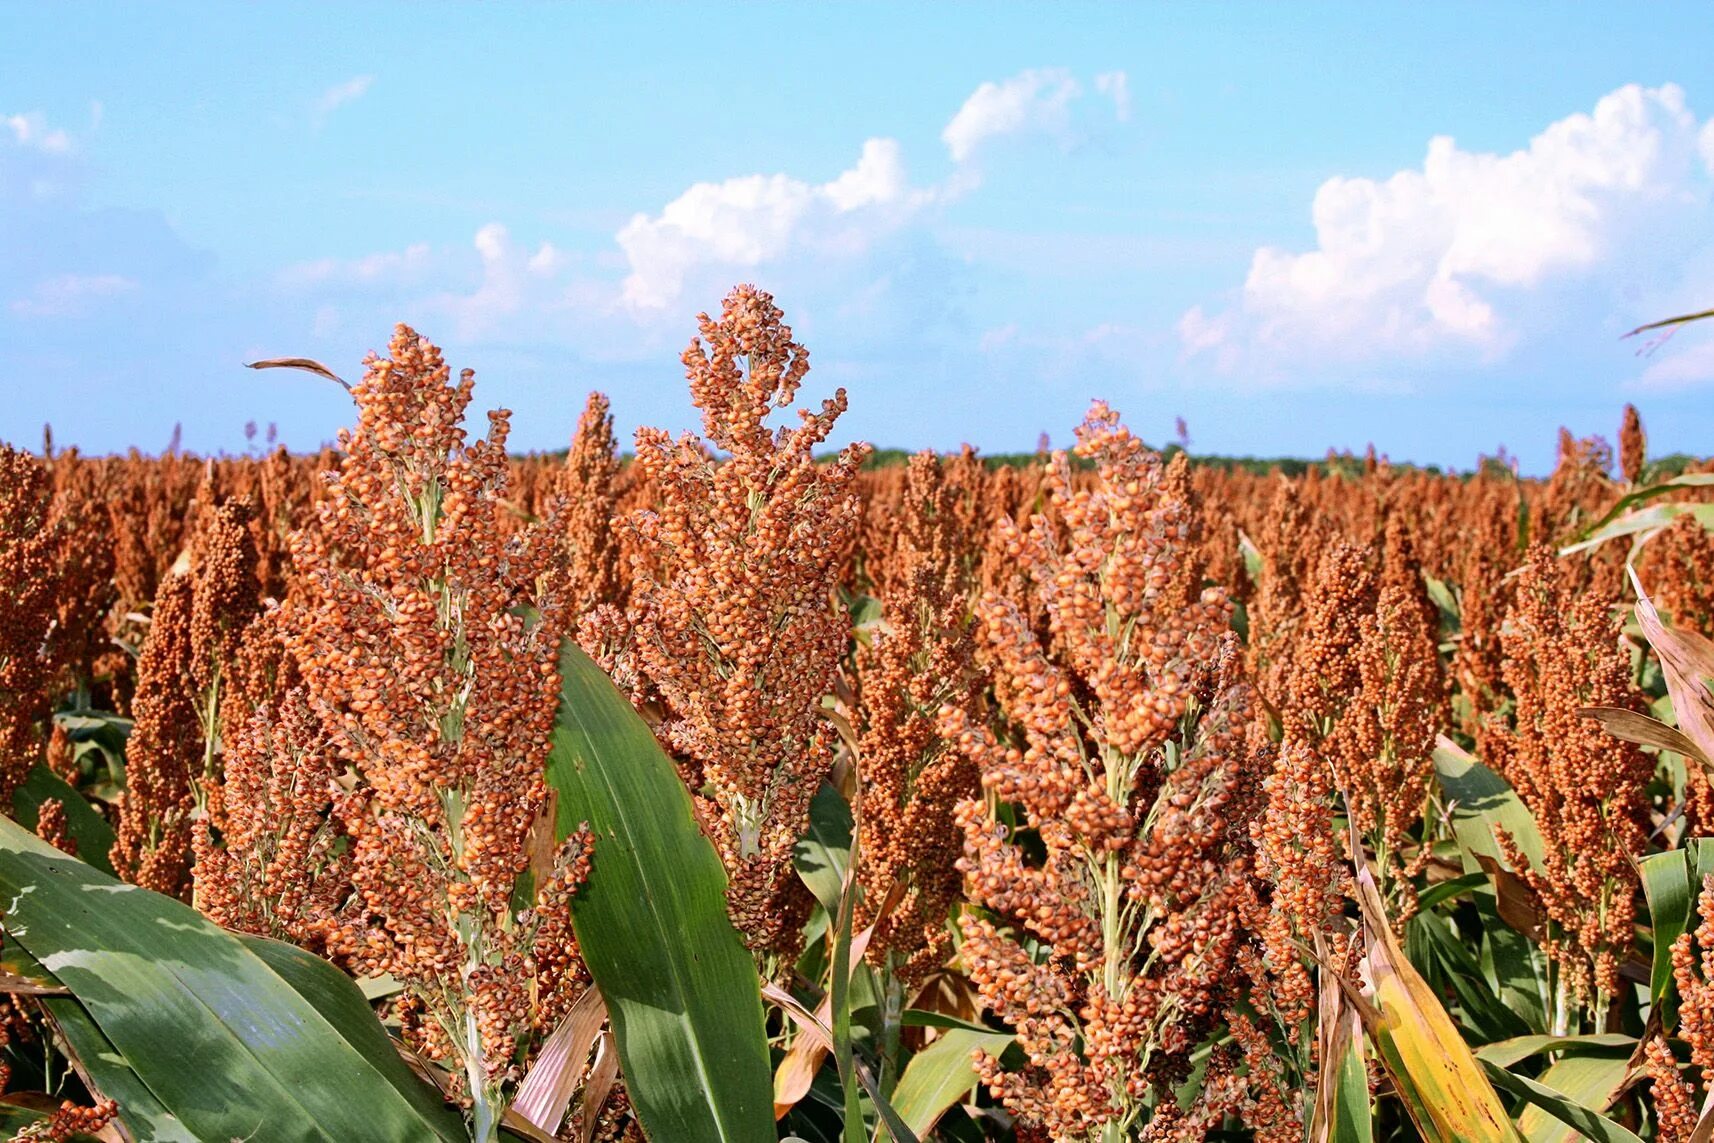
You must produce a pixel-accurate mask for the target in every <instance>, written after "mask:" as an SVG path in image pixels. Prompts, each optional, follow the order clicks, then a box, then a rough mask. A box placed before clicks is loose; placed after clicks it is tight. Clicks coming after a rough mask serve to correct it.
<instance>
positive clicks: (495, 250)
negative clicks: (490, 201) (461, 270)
mask: <svg viewBox="0 0 1714 1143" xmlns="http://www.w3.org/2000/svg"><path fill="white" fill-rule="evenodd" d="M472 243H473V245H474V246H475V248H476V254H477V257H478V259H480V262H481V270H480V276H479V278H478V280H477V283H476V286H475V288H474V289H472V290H470V291H468V292H463V293H446V294H441V295H439V296H438V297H436V298H434V299H433V300H432V301H431V302H429V303H428V304H429V305H430V306H431V307H432V308H434V309H436V310H438V311H440V312H442V313H445V314H447V315H448V316H449V317H450V318H451V319H452V322H453V326H454V330H455V332H456V333H457V335H458V336H459V337H460V338H462V339H465V340H471V341H474V340H480V339H482V338H484V337H487V336H491V335H493V334H494V332H495V331H496V329H497V328H498V327H499V325H500V323H501V322H503V321H504V320H505V319H506V318H509V317H512V316H513V315H516V314H518V313H521V312H523V311H525V310H526V309H530V310H540V309H550V308H552V307H554V306H555V305H557V304H559V298H560V295H562V294H563V292H564V291H563V287H562V286H561V285H560V284H559V283H558V281H557V275H558V274H559V272H560V270H561V268H562V266H563V265H564V258H563V257H562V256H561V254H560V252H559V251H558V250H557V249H556V248H555V247H554V246H553V244H552V243H548V242H544V243H542V244H541V245H539V246H537V247H536V248H535V249H534V250H531V249H529V248H528V247H526V246H521V245H519V244H518V243H516V242H514V241H513V240H512V235H511V232H510V231H508V230H507V229H506V227H505V226H503V225H501V224H500V223H498V222H490V223H488V224H487V225H486V226H484V227H482V228H481V229H480V230H478V231H477V232H476V236H475V238H474V239H473V240H472Z"/></svg>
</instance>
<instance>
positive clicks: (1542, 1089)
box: [1482, 1060, 1643, 1143]
mask: <svg viewBox="0 0 1714 1143" xmlns="http://www.w3.org/2000/svg"><path fill="white" fill-rule="evenodd" d="M1482 1070H1483V1071H1485V1072H1487V1073H1488V1079H1489V1080H1490V1081H1491V1082H1492V1083H1493V1085H1494V1086H1495V1087H1497V1088H1499V1089H1500V1090H1501V1091H1504V1092H1508V1093H1510V1094H1512V1095H1515V1096H1518V1097H1519V1098H1521V1099H1522V1100H1523V1101H1524V1102H1525V1103H1528V1104H1529V1105H1530V1107H1531V1108H1532V1109H1533V1108H1540V1109H1541V1110H1542V1111H1545V1112H1546V1113H1547V1114H1548V1115H1550V1116H1552V1117H1553V1118H1554V1119H1556V1120H1558V1121H1559V1122H1560V1123H1563V1124H1566V1125H1568V1126H1570V1127H1572V1128H1574V1129H1575V1130H1577V1131H1580V1132H1582V1134H1583V1135H1584V1136H1585V1137H1587V1138H1589V1139H1593V1140H1595V1143H1643V1141H1642V1139H1641V1138H1640V1137H1639V1136H1637V1135H1635V1134H1634V1133H1632V1132H1631V1131H1628V1130H1626V1129H1625V1128H1624V1127H1622V1126H1620V1125H1619V1124H1617V1123H1615V1122H1613V1121H1612V1120H1611V1119H1608V1118H1607V1117H1606V1116H1605V1115H1601V1114H1598V1113H1596V1112H1593V1111H1590V1110H1589V1109H1588V1108H1587V1107H1584V1106H1583V1105H1581V1104H1579V1103H1577V1102H1576V1101H1574V1100H1571V1099H1567V1098H1566V1096H1565V1093H1564V1092H1561V1091H1556V1090H1555V1089H1553V1088H1551V1087H1548V1086H1547V1085H1546V1084H1544V1083H1540V1082H1538V1081H1536V1080H1532V1079H1525V1078H1524V1077H1523V1076H1520V1075H1514V1074H1513V1073H1511V1072H1509V1071H1507V1070H1506V1069H1505V1068H1502V1067H1500V1066H1499V1065H1498V1064H1492V1063H1489V1062H1488V1061H1486V1060H1483V1061H1482ZM1525 1114H1526V1115H1527V1114H1528V1112H1526V1113H1525ZM1573 1138H1574V1137H1573Z"/></svg>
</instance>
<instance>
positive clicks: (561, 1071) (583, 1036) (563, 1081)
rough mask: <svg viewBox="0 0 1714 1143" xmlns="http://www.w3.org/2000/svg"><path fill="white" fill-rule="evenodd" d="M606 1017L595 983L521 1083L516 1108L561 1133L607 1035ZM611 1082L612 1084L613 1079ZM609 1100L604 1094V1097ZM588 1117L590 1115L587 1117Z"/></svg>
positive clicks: (534, 1121)
mask: <svg viewBox="0 0 1714 1143" xmlns="http://www.w3.org/2000/svg"><path fill="white" fill-rule="evenodd" d="M606 1019H607V1004H606V1002H605V1001H604V1000H603V999H602V997H601V990H600V989H599V988H596V987H595V986H593V985H591V986H590V987H589V988H588V989H587V990H586V991H585V992H584V993H583V995H582V996H579V997H578V998H577V1001H576V1003H574V1004H573V1005H572V1006H571V1011H570V1012H567V1013H566V1014H565V1019H564V1020H562V1021H560V1025H559V1027H558V1028H556V1029H554V1033H553V1035H551V1036H549V1037H548V1039H547V1042H546V1043H545V1044H543V1045H542V1050H541V1051H540V1052H539V1053H538V1054H537V1055H536V1062H535V1063H533V1064H531V1065H530V1070H529V1073H528V1074H527V1075H525V1076H524V1081H523V1083H521V1084H519V1085H518V1094H517V1096H516V1097H515V1098H514V1099H513V1100H512V1110H513V1111H514V1112H516V1113H517V1114H518V1115H520V1116H522V1117H523V1118H525V1119H527V1120H529V1122H530V1123H532V1124H534V1125H535V1126H536V1127H539V1128H541V1129H542V1130H543V1131H545V1132H547V1133H548V1134H549V1135H552V1134H554V1133H555V1132H557V1131H558V1130H559V1125H560V1124H561V1123H563V1122H564V1121H565V1113H566V1111H567V1110H568V1109H570V1107H571V1097H572V1096H573V1095H574V1094H575V1093H576V1092H577V1088H578V1085H579V1084H581V1083H583V1078H584V1074H585V1072H586V1071H587V1070H588V1068H589V1051H590V1049H591V1048H592V1047H594V1046H595V1043H596V1040H597V1038H598V1037H601V1036H602V1035H603V1032H602V1028H601V1026H602V1024H603V1023H604V1022H605V1021H606ZM591 1082H593V1080H592V1081H591ZM608 1082H609V1084H611V1082H612V1081H611V1079H609V1081H608ZM605 1099H606V1095H605V1093H603V1095H602V1100H605ZM596 1106H599V1104H597V1105H596ZM588 1118H589V1117H588V1116H587V1115H586V1116H585V1120H586V1121H587V1120H588Z"/></svg>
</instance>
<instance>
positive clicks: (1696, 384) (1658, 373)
mask: <svg viewBox="0 0 1714 1143" xmlns="http://www.w3.org/2000/svg"><path fill="white" fill-rule="evenodd" d="M1683 336H1684V337H1685V339H1687V340H1689V339H1691V338H1694V339H1696V344H1694V345H1692V346H1691V347H1690V348H1688V349H1685V350H1684V351H1682V352H1680V353H1672V354H1666V355H1664V356H1658V357H1657V359H1656V360H1654V361H1651V362H1650V363H1649V365H1648V367H1647V368H1646V369H1644V370H1643V371H1642V373H1641V374H1640V375H1639V376H1637V377H1636V378H1635V379H1633V380H1632V381H1631V382H1630V383H1629V384H1628V385H1627V386H1626V388H1628V389H1631V390H1633V391H1638V392H1645V393H1674V392H1680V391H1682V390H1685V389H1699V388H1702V387H1704V386H1706V385H1709V384H1714V336H1710V331H1709V330H1706V329H1701V328H1698V327H1686V328H1685V329H1684V331H1683Z"/></svg>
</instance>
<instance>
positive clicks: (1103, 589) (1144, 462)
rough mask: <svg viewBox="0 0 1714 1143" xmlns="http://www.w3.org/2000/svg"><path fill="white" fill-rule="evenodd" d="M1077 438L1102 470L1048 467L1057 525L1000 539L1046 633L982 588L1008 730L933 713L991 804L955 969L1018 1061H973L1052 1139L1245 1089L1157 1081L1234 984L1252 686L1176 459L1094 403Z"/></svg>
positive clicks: (971, 864)
mask: <svg viewBox="0 0 1714 1143" xmlns="http://www.w3.org/2000/svg"><path fill="white" fill-rule="evenodd" d="M1077 438H1078V443H1077V449H1076V451H1077V453H1078V455H1080V456H1082V457H1085V458H1088V459H1089V460H1091V461H1093V462H1094V464H1095V467H1096V474H1095V477H1094V480H1093V482H1092V484H1091V485H1090V486H1089V487H1086V488H1083V489H1079V490H1076V491H1073V488H1072V475H1071V470H1070V466H1069V464H1068V461H1067V458H1066V457H1065V455H1064V454H1059V455H1058V456H1056V457H1055V459H1054V461H1053V465H1052V468H1051V469H1050V471H1049V475H1048V477H1047V481H1046V486H1045V487H1046V493H1047V495H1048V497H1049V498H1051V499H1052V500H1053V501H1054V505H1055V507H1056V509H1057V514H1058V516H1059V518H1060V519H1061V520H1062V521H1063V523H1062V525H1061V526H1060V527H1058V528H1055V527H1053V526H1050V524H1049V523H1048V521H1047V519H1046V518H1044V517H1043V516H1042V515H1040V514H1038V515H1037V516H1036V517H1034V518H1033V519H1032V521H1031V525H1030V528H1029V531H1028V532H1027V533H1024V532H1020V531H1018V530H1016V529H1007V531H1006V534H1007V537H1008V539H1007V543H1008V548H1009V551H1010V553H1011V555H1012V558H1014V559H1015V560H1018V561H1021V562H1022V563H1024V564H1025V565H1027V567H1028V569H1029V575H1030V583H1031V584H1032V586H1033V590H1034V591H1035V592H1037V593H1039V597H1040V601H1041V604H1042V607H1043V609H1044V611H1045V614H1046V617H1047V623H1048V627H1049V639H1050V640H1051V644H1052V646H1051V647H1050V646H1048V645H1044V643H1043V642H1042V640H1041V639H1039V638H1038V636H1037V635H1036V633H1035V632H1034V631H1032V630H1031V628H1030V626H1029V624H1028V622H1027V621H1026V619H1025V618H1024V616H1023V614H1022V612H1021V610H1020V608H1019V607H1018V605H1017V604H1016V603H1015V602H1014V601H1012V600H1009V599H1006V598H1004V597H1001V596H998V595H995V594H992V593H990V594H987V595H985V596H984V598H983V600H982V602H981V604H980V607H979V615H980V621H981V628H980V629H981V637H982V640H983V642H984V644H985V646H986V650H987V654H988V657H989V659H990V660H991V661H992V663H993V665H994V691H995V696H996V698H997V700H998V703H999V706H1000V710H1001V712H1002V713H1003V715H1004V722H1005V727H1006V729H1005V736H1004V737H1000V736H997V735H996V734H995V733H994V732H993V731H992V730H991V729H990V728H989V727H988V726H987V725H985V724H983V723H981V722H977V721H974V720H972V719H971V718H969V717H968V716H967V715H966V714H965V713H964V712H963V711H961V710H959V709H957V708H951V709H948V710H947V711H946V712H945V714H944V717H943V719H942V723H943V730H944V732H945V733H947V734H948V735H950V736H953V737H955V738H956V740H957V742H958V745H959V748H960V749H961V750H964V751H965V752H966V753H967V754H968V755H969V756H970V757H971V759H972V760H973V761H974V762H975V763H976V764H977V766H978V767H979V768H980V771H981V774H982V784H983V787H984V790H985V791H986V795H987V796H986V797H985V798H984V799H982V800H970V801H966V802H964V803H962V804H961V806H960V807H959V817H960V820H961V822H962V823H963V826H964V829H965V851H964V857H963V859H962V861H961V862H960V867H961V868H962V870H963V871H964V873H965V887H966V891H967V893H968V896H969V897H970V899H971V901H972V902H973V903H974V904H975V905H977V906H980V907H981V909H983V910H986V912H967V913H966V914H965V915H964V916H963V917H962V918H961V920H960V924H961V928H962V931H963V935H964V944H963V947H962V950H961V956H962V960H963V962H964V964H965V965H966V967H967V969H968V971H969V974H970V977H971V980H972V982H973V983H974V984H975V986H976V988H977V990H978V992H979V994H980V995H981V997H982V1000H983V1001H984V1003H985V1004H987V1005H988V1006H989V1007H990V1008H991V1009H992V1010H993V1011H994V1012H995V1013H996V1014H998V1015H999V1016H1000V1017H1002V1018H1003V1019H1005V1020H1006V1021H1007V1022H1009V1023H1010V1024H1012V1025H1013V1026H1014V1027H1015V1028H1016V1029H1017V1032H1018V1040H1019V1044H1020V1045H1021V1047H1022V1048H1023V1050H1024V1052H1025V1054H1026V1056H1027V1057H1028V1061H1029V1062H1028V1066H1027V1067H1025V1068H1024V1069H1023V1070H1022V1071H1018V1072H1008V1071H1006V1070H1005V1069H1004V1068H1003V1067H1002V1066H1001V1064H1000V1063H999V1061H998V1060H995V1059H993V1058H991V1057H987V1056H981V1057H979V1061H978V1067H979V1070H980V1072H981V1074H982V1076H983V1079H984V1080H985V1082H987V1083H988V1084H989V1086H990V1087H991V1088H992V1090H993V1091H994V1092H995V1094H996V1095H997V1096H998V1097H999V1098H1000V1099H1001V1100H1002V1101H1003V1102H1004V1103H1005V1104H1006V1106H1007V1107H1008V1108H1010V1109H1011V1110H1012V1111H1013V1112H1014V1113H1016V1114H1017V1115H1019V1116H1021V1117H1022V1118H1023V1119H1024V1120H1025V1121H1028V1122H1030V1123H1034V1124H1036V1125H1038V1126H1039V1127H1040V1128H1042V1129H1045V1130H1046V1131H1047V1133H1048V1134H1049V1135H1050V1136H1051V1137H1052V1138H1053V1139H1055V1140H1097V1139H1099V1140H1104V1141H1111V1140H1120V1139H1126V1138H1130V1137H1131V1133H1132V1132H1133V1131H1137V1130H1145V1129H1146V1133H1147V1137H1148V1138H1200V1137H1201V1136H1202V1135H1203V1134H1204V1133H1205V1132H1206V1131H1207V1130H1208V1129H1209V1128H1211V1127H1212V1126H1214V1125H1216V1124H1217V1123H1218V1122H1219V1121H1220V1119H1221V1118H1222V1117H1223V1116H1224V1115H1225V1114H1226V1113H1228V1112H1234V1111H1242V1110H1244V1109H1245V1108H1246V1105H1247V1104H1248V1102H1249V1098H1248V1094H1247V1091H1248V1086H1247V1085H1246V1084H1244V1083H1241V1082H1231V1083H1222V1082H1213V1083H1209V1084H1206V1085H1204V1086H1203V1087H1202V1088H1201V1091H1200V1098H1199V1099H1198V1101H1197V1102H1196V1103H1195V1104H1194V1105H1193V1106H1192V1107H1191V1108H1190V1109H1189V1110H1181V1109H1180V1107H1179V1105H1178V1102H1177V1101H1176V1100H1175V1099H1174V1098H1173V1094H1172V1093H1173V1089H1174V1086H1175V1085H1176V1084H1177V1083H1178V1082H1180V1081H1181V1080H1182V1079H1183V1078H1184V1077H1185V1076H1187V1075H1188V1074H1189V1069H1190V1066H1191V1065H1190V1060H1191V1053H1192V1052H1194V1051H1195V1050H1196V1049H1197V1048H1198V1047H1199V1046H1206V1045H1207V1044H1208V1043H1209V1041H1210V1039H1211V1038H1212V1037H1213V1035H1214V1033H1215V1031H1216V1029H1218V1028H1219V1027H1220V1025H1221V1023H1222V1021H1223V1019H1224V1018H1225V1016H1226V1013H1227V1010H1228V1008H1229V1006H1230V1005H1231V1003H1232V1001H1233V1000H1234V999H1235V996H1236V987H1237V982H1238V981H1239V980H1240V979H1241V974H1240V973H1239V972H1238V971H1236V958H1237V954H1238V950H1239V947H1240V945H1241V944H1243V943H1244V942H1245V941H1246V940H1247V934H1246V932H1245V930H1244V928H1243V925H1242V922H1241V920H1240V918H1241V916H1242V915H1243V914H1244V913H1245V912H1246V911H1247V910H1249V909H1252V908H1253V907H1254V887H1253V885H1252V881H1251V860H1250V849H1249V843H1248V838H1247V836H1246V829H1247V825H1248V817H1249V816H1250V815H1251V814H1253V813H1254V811H1255V807H1256V796H1255V789H1254V765H1253V759H1252V758H1251V757H1250V755H1249V753H1248V752H1247V751H1246V749H1245V748H1244V727H1245V723H1246V721H1247V718H1248V710H1247V703H1248V691H1247V688H1246V687H1245V686H1244V685H1243V684H1242V683H1241V682H1240V681H1239V680H1238V678H1237V671H1238V670H1239V656H1238V655H1237V653H1236V650H1235V647H1233V645H1232V644H1231V643H1230V642H1229V641H1228V640H1229V636H1228V635H1227V634H1226V628H1227V623H1228V618H1229V614H1230V607H1229V605H1228V604H1227V602H1226V599H1225V597H1224V595H1223V593H1222V592H1220V591H1219V590H1217V589H1208V590H1204V589H1203V587H1202V582H1201V575H1200V572H1199V570H1198V569H1197V567H1196V566H1195V563H1194V559H1193V557H1194V554H1195V551H1196V539H1195V527H1196V515H1195V507H1194V505H1193V503H1192V502H1191V499H1190V492H1189V481H1188V473H1187V470H1186V468H1185V465H1184V462H1183V461H1182V460H1175V462H1174V464H1173V465H1172V467H1171V468H1163V466H1162V465H1161V462H1160V460H1159V458H1158V457H1156V456H1155V455H1154V454H1152V453H1150V452H1148V451H1147V450H1146V449H1145V448H1144V447H1143V444H1142V442H1141V441H1139V440H1137V439H1136V438H1135V437H1133V436H1132V435H1131V434H1130V433H1129V432H1128V431H1127V430H1126V429H1124V428H1123V427H1122V426H1121V425H1120V423H1119V419H1118V416H1117V414H1115V413H1113V412H1112V411H1111V410H1110V409H1108V408H1107V407H1106V406H1105V405H1104V404H1100V403H1097V404H1096V405H1095V406H1094V408H1093V409H1092V410H1091V412H1090V414H1089V417H1088V419H1087V420H1086V421H1085V422H1084V424H1083V425H1082V427H1081V428H1080V429H1079V430H1078V434H1077ZM1001 526H1002V528H1003V529H1004V528H1006V525H1004V524H1002V525H1001ZM1025 834H1028V835H1031V838H1032V842H1031V843H1030V844H1026V843H1025V840H1024V837H1023V836H1022V835H1025ZM1035 843H1039V849H1038V848H1036V845H1035ZM1032 854H1033V855H1032ZM1032 949H1039V950H1040V952H1039V955H1037V954H1033V953H1032V951H1031V950H1032ZM1212 1050H1213V1054H1214V1057H1215V1063H1214V1065H1213V1072H1212V1074H1213V1075H1215V1076H1216V1077H1222V1076H1224V1077H1226V1078H1227V1079H1229V1080H1235V1077H1236V1076H1237V1074H1238V1073H1237V1070H1236V1067H1235V1061H1236V1059H1238V1058H1239V1055H1238V1053H1240V1052H1241V1051H1242V1048H1241V1047H1238V1046H1235V1047H1232V1048H1215V1049H1212Z"/></svg>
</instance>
